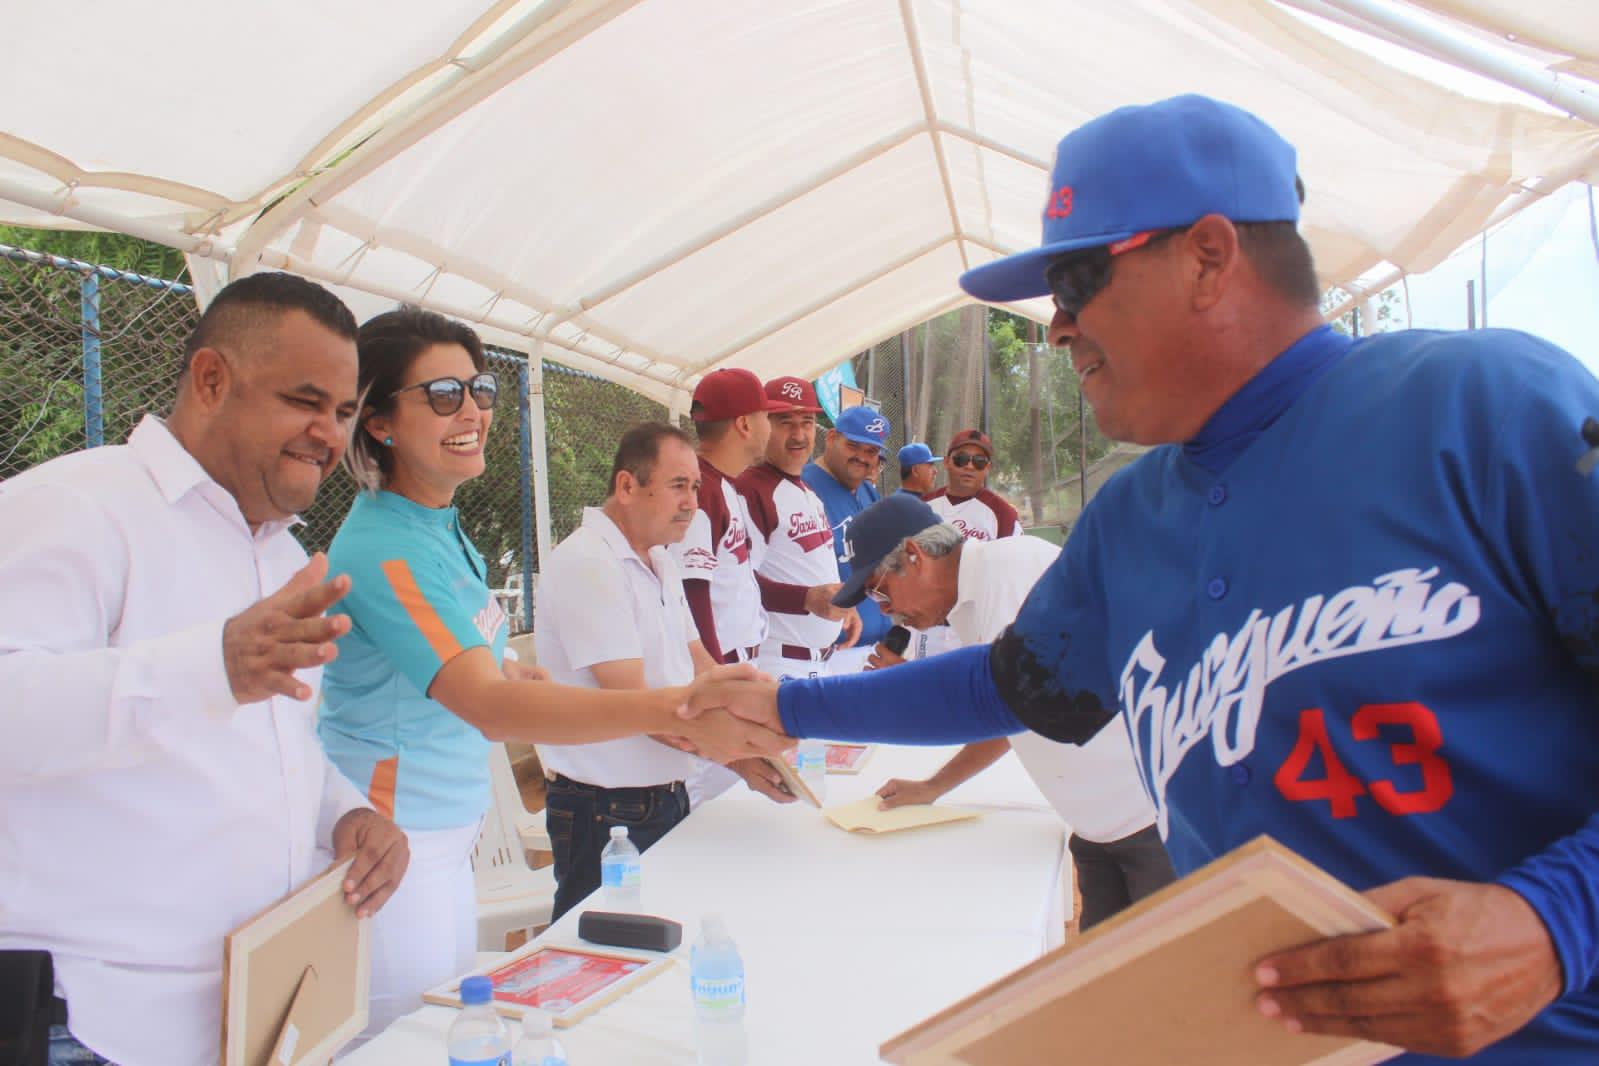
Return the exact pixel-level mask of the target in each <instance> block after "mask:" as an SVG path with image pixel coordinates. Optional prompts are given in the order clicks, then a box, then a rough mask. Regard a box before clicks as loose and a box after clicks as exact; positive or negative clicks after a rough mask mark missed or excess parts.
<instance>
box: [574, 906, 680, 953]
mask: <svg viewBox="0 0 1599 1066" xmlns="http://www.w3.org/2000/svg"><path fill="white" fill-rule="evenodd" d="M577 935H578V936H580V937H582V938H583V939H584V940H587V941H589V942H590V943H592V944H610V945H611V946H612V947H618V948H639V949H641V950H643V951H671V950H672V949H673V948H675V947H677V946H678V945H679V944H681V943H682V942H683V927H682V926H681V925H680V924H678V923H677V922H674V921H672V920H671V919H670V918H657V917H655V916H654V915H652V914H621V913H616V912H612V911H584V912H583V913H582V914H580V915H578V919H577Z"/></svg>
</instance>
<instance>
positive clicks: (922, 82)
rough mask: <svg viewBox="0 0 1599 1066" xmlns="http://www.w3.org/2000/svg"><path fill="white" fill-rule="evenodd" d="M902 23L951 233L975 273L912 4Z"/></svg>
mask: <svg viewBox="0 0 1599 1066" xmlns="http://www.w3.org/2000/svg"><path fill="white" fill-rule="evenodd" d="M900 22H902V24H903V26H905V45H907V46H908V48H910V61H911V66H913V67H915V69H916V89H918V91H919V93H921V110H923V113H924V115H926V126H924V128H926V131H927V136H929V137H931V139H932V158H934V161H935V163H937V165H939V181H940V182H942V184H943V203H945V206H947V208H948V209H950V232H951V233H953V235H955V240H956V245H955V248H956V251H958V253H959V254H961V270H971V268H972V261H971V257H967V254H966V245H961V243H959V241H961V238H963V233H961V213H959V209H958V208H956V206H955V184H953V182H951V181H950V163H948V160H945V158H943V136H942V134H940V133H939V109H937V107H935V105H934V102H932V85H931V83H929V82H927V61H926V58H923V54H921V35H919V34H918V32H916V13H915V11H911V0H900Z"/></svg>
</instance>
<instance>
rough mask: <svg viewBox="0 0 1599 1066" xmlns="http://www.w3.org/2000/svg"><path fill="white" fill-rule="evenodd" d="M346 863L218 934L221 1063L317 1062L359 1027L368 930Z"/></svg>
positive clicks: (275, 1065)
mask: <svg viewBox="0 0 1599 1066" xmlns="http://www.w3.org/2000/svg"><path fill="white" fill-rule="evenodd" d="M353 861H354V860H353V859H350V860H346V861H344V862H341V863H338V864H337V865H335V866H333V867H332V868H331V869H329V870H328V871H327V872H326V873H324V874H322V875H321V876H320V877H317V878H315V879H314V880H312V881H310V882H309V883H308V884H306V885H305V887H303V888H301V889H300V890H299V891H297V892H295V893H293V894H291V895H289V896H287V897H285V898H284V899H283V900H281V901H280V902H278V903H276V904H274V905H273V906H272V907H270V908H268V909H267V910H265V911H263V912H262V913H261V914H258V915H256V916H255V917H254V918H251V919H250V920H249V921H248V922H245V923H244V924H243V925H241V926H239V928H237V929H235V930H234V931H233V932H231V933H229V934H228V936H227V938H226V939H225V940H224V941H223V946H222V1063H223V1066H296V1064H297V1063H324V1062H327V1061H328V1060H329V1059H331V1058H332V1057H333V1053H334V1052H336V1051H338V1050H339V1048H341V1047H343V1046H344V1044H345V1043H346V1042H347V1041H348V1040H349V1039H350V1038H351V1037H353V1036H355V1035H356V1034H357V1033H359V1032H360V1031H361V1030H362V1029H364V1028H366V1022H367V994H368V986H369V984H370V983H371V972H372V959H371V931H370V930H369V928H368V925H367V923H366V922H364V921H361V920H360V919H358V918H357V917H356V916H355V908H354V907H352V906H350V905H349V904H348V903H346V902H345V900H344V887H343V886H344V878H345V875H346V874H347V873H348V872H349V869H350V863H351V862H353Z"/></svg>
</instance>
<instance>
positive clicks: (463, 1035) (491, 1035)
mask: <svg viewBox="0 0 1599 1066" xmlns="http://www.w3.org/2000/svg"><path fill="white" fill-rule="evenodd" d="M461 1002H462V1003H464V1004H465V1005H466V1008H465V1009H464V1010H462V1011H461V1013H460V1015H459V1016H458V1017H457V1018H456V1019H455V1021H454V1022H452V1023H451V1025H450V1035H449V1038H448V1039H449V1049H450V1066H511V1030H510V1029H508V1028H506V1026H505V1022H504V1021H503V1020H502V1019H501V1018H500V1016H499V1015H498V1014H495V1013H494V982H492V981H490V980H489V979H488V978H487V977H468V978H467V979H466V980H464V981H462V982H461Z"/></svg>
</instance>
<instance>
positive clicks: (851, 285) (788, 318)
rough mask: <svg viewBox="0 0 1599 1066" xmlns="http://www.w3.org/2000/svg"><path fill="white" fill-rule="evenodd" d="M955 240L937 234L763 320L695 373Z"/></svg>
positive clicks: (706, 361)
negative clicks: (863, 274)
mask: <svg viewBox="0 0 1599 1066" xmlns="http://www.w3.org/2000/svg"><path fill="white" fill-rule="evenodd" d="M955 239H956V238H954V237H940V238H938V239H937V240H935V241H930V242H929V243H927V244H924V245H922V246H921V247H920V248H916V249H913V250H912V251H911V252H909V253H908V254H906V255H903V256H900V257H899V258H898V259H896V260H894V261H893V262H892V263H889V264H888V265H886V266H884V267H883V268H882V269H881V270H878V271H875V272H874V273H872V274H869V275H867V276H866V277H861V278H852V279H850V281H849V282H848V283H847V284H844V285H841V286H839V287H838V288H836V289H834V290H833V291H832V292H829V293H827V294H826V295H824V296H821V297H819V298H817V299H815V300H812V301H811V302H810V303H808V304H806V305H805V306H804V307H801V308H797V309H795V310H794V311H791V312H789V313H788V314H786V315H784V316H783V317H782V318H779V319H775V320H773V321H771V322H768V323H766V324H765V325H764V326H762V327H761V328H760V329H758V330H756V331H755V332H754V333H750V334H747V335H745V336H743V337H741V338H739V340H738V341H736V342H735V343H733V344H731V345H729V346H728V347H726V348H723V349H722V350H721V351H719V352H717V353H716V354H715V355H713V356H712V357H711V358H709V359H707V360H705V361H704V362H702V363H700V364H699V365H698V366H697V367H695V372H696V373H698V372H700V371H703V370H705V369H706V368H708V367H714V366H719V365H720V364H721V363H722V362H723V361H724V360H727V359H731V358H732V357H733V356H735V355H737V354H738V353H739V352H742V351H744V350H745V349H746V348H749V347H752V346H754V345H756V344H759V343H761V341H764V340H766V339H767V338H768V337H771V336H772V335H774V334H776V333H781V332H782V331H783V330H785V329H787V328H788V327H790V326H792V325H793V324H794V323H796V322H799V321H801V320H802V319H805V318H809V317H810V316H811V315H813V314H815V313H816V312H818V311H820V310H821V309H822V308H824V307H828V306H830V305H832V304H835V303H837V302H838V301H840V300H842V299H844V298H845V297H846V296H849V295H850V294H851V293H854V292H856V291H858V290H860V289H864V288H865V287H866V286H868V285H870V284H872V283H873V282H875V281H881V280H882V279H883V278H886V277H888V276H889V275H890V274H892V273H894V271H896V270H900V269H902V268H904V267H907V266H909V265H910V264H912V263H914V262H916V260H918V259H920V258H922V257H923V256H925V255H931V254H932V253H933V252H936V251H938V250H939V249H940V248H942V247H944V245H946V244H949V243H951V242H953V241H954V240H955ZM896 332H897V331H896Z"/></svg>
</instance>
